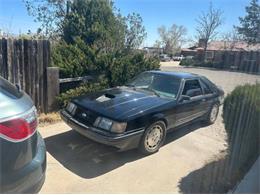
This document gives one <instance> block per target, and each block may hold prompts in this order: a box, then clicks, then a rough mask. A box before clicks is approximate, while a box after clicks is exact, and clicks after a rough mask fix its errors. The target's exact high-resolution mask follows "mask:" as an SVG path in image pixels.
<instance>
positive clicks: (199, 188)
mask: <svg viewBox="0 0 260 195" xmlns="http://www.w3.org/2000/svg"><path fill="white" fill-rule="evenodd" d="M257 157H258V156H257ZM257 157H256V158H255V157H252V158H249V159H248V161H247V163H245V164H243V166H241V167H238V166H237V164H238V163H237V161H236V160H232V157H231V156H230V154H228V153H227V151H223V153H222V155H221V157H218V159H216V160H214V161H211V162H208V163H207V164H205V165H204V166H203V167H202V168H200V169H197V170H195V171H193V172H191V173H189V174H188V175H187V176H185V177H183V178H182V179H181V180H180V181H179V189H180V192H181V193H184V194H212V193H214V194H215V193H217V194H222V193H228V192H229V191H230V192H231V190H232V189H234V187H235V185H236V184H237V183H238V182H239V181H240V180H241V179H242V178H243V177H244V176H245V174H246V173H247V172H248V171H249V169H250V168H251V166H252V165H253V164H254V162H255V161H256V159H257ZM231 162H233V166H232V163H231Z"/></svg>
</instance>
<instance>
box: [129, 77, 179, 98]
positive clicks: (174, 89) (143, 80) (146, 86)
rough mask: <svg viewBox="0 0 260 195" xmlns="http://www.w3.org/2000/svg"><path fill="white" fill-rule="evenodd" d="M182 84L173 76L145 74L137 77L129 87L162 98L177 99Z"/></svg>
mask: <svg viewBox="0 0 260 195" xmlns="http://www.w3.org/2000/svg"><path fill="white" fill-rule="evenodd" d="M180 82H181V81H180V79H178V78H176V77H174V76H171V75H164V74H157V73H152V72H144V73H141V74H140V75H138V76H137V77H135V78H134V79H133V80H132V81H131V82H129V83H128V84H127V86H131V87H135V88H136V89H142V90H148V91H151V92H153V93H155V94H156V95H158V96H160V97H161V96H163V97H168V98H174V99H175V98H176V96H177V94H178V91H179V88H180Z"/></svg>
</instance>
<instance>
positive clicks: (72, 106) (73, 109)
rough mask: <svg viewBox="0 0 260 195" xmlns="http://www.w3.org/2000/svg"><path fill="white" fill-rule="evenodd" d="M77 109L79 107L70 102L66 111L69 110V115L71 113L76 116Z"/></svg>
mask: <svg viewBox="0 0 260 195" xmlns="http://www.w3.org/2000/svg"><path fill="white" fill-rule="evenodd" d="M76 108H77V106H76V105H75V104H74V103H72V102H69V103H68V105H67V107H66V110H67V111H68V112H69V113H71V114H72V115H74V114H75V111H76Z"/></svg>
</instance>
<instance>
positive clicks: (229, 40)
mask: <svg viewBox="0 0 260 195" xmlns="http://www.w3.org/2000/svg"><path fill="white" fill-rule="evenodd" d="M222 40H223V41H224V45H223V49H224V50H231V51H232V50H233V49H235V47H236V45H237V43H238V42H240V41H242V37H241V35H239V34H238V33H237V31H235V30H232V31H230V32H226V33H223V34H222Z"/></svg>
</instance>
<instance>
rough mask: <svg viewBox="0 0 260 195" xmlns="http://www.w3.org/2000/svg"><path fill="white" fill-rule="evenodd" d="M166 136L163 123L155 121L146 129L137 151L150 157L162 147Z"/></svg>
mask: <svg viewBox="0 0 260 195" xmlns="http://www.w3.org/2000/svg"><path fill="white" fill-rule="evenodd" d="M165 136H166V125H165V123H164V122H163V121H157V122H155V123H153V124H151V125H150V126H149V127H147V128H146V130H145V132H144V135H143V137H142V139H141V141H140V143H139V148H138V149H139V151H140V152H141V153H142V154H145V155H150V154H153V153H156V152H158V150H159V149H160V147H161V146H162V145H163V143H164V140H165Z"/></svg>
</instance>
